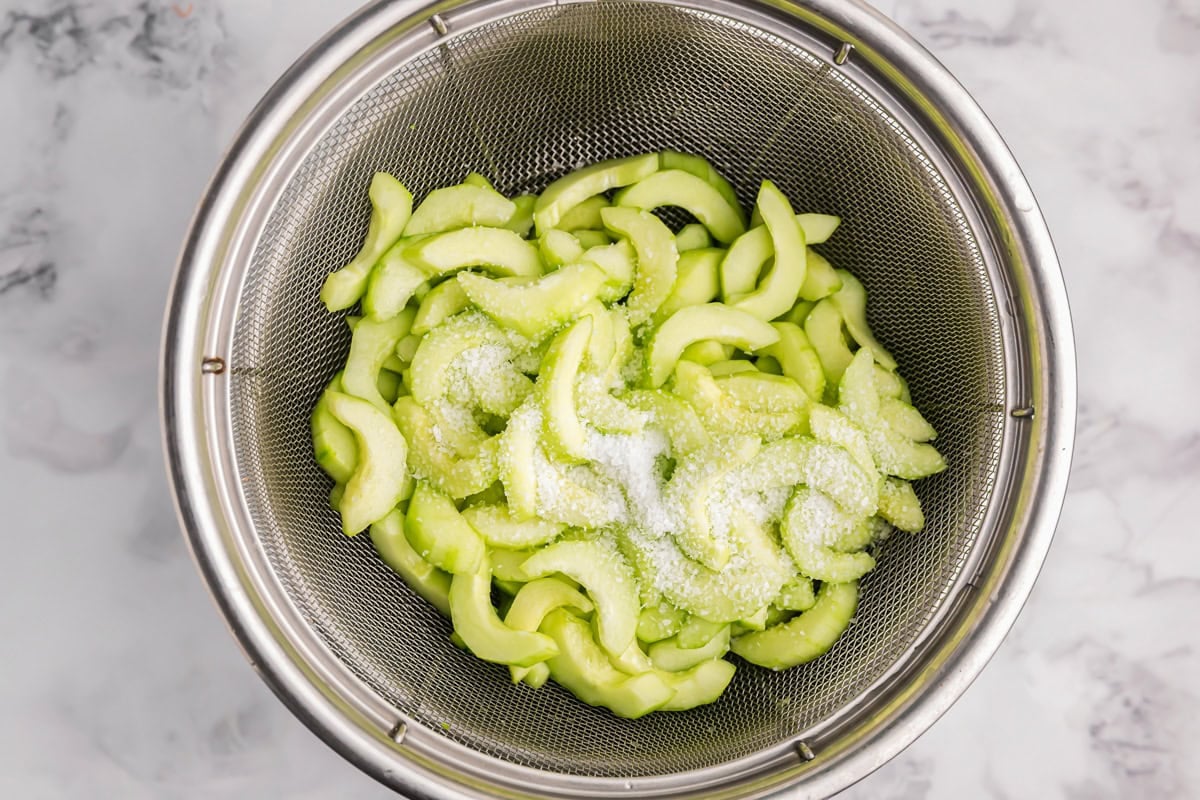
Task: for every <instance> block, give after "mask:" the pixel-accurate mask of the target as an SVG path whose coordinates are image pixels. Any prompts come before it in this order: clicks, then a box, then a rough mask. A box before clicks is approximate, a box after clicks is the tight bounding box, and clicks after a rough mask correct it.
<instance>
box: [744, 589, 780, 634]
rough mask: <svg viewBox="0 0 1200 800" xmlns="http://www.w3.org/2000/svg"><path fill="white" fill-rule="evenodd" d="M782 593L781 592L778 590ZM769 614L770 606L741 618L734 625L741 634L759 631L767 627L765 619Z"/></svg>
mask: <svg viewBox="0 0 1200 800" xmlns="http://www.w3.org/2000/svg"><path fill="white" fill-rule="evenodd" d="M780 593H782V590H780ZM769 614H770V606H763V607H762V608H760V609H759V610H758V611H755V612H754V613H753V614H751V615H750V616H748V617H742V618H741V619H739V620H738V621H737V622H735V623H734V625H736V626H737V627H738V629H739V631H740V632H741V633H745V632H746V631H761V630H765V629H766V627H767V617H768V616H769Z"/></svg>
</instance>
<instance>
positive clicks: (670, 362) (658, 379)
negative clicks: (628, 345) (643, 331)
mask: <svg viewBox="0 0 1200 800" xmlns="http://www.w3.org/2000/svg"><path fill="white" fill-rule="evenodd" d="M707 340H713V341H718V342H721V343H723V344H730V345H733V346H735V347H737V348H739V349H741V350H745V351H747V352H753V351H755V350H759V349H761V348H763V347H767V346H768V345H772V344H774V343H775V342H777V341H779V332H778V331H776V330H775V329H774V328H772V327H771V326H770V325H769V324H768V323H766V322H763V321H762V320H760V319H758V318H756V317H755V316H753V315H751V314H748V313H746V312H744V311H739V310H737V309H735V308H731V307H729V306H727V305H725V304H723V303H706V304H705V305H702V306H689V307H687V308H681V309H680V310H679V311H677V312H675V313H674V314H673V315H671V318H670V319H668V320H667V321H666V322H664V323H663V324H662V325H660V326H659V327H658V330H656V331H655V332H654V335H653V336H652V337H651V339H650V343H649V345H648V346H647V348H646V360H647V375H646V381H647V383H648V384H649V386H650V388H657V387H659V386H662V385H663V384H664V383H666V382H667V378H669V377H671V373H672V372H673V371H674V369H675V365H676V364H677V363H678V362H679V359H680V357H681V356H682V355H683V351H684V350H685V349H686V348H687V347H688V345H691V344H694V343H695V342H699V341H707Z"/></svg>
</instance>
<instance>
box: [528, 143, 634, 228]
mask: <svg viewBox="0 0 1200 800" xmlns="http://www.w3.org/2000/svg"><path fill="white" fill-rule="evenodd" d="M657 171H658V154H657V153H647V154H645V155H640V156H631V157H629V158H617V159H612V160H610V161H601V162H598V163H596V164H592V165H590V166H587V167H584V168H583V169H580V170H576V171H575V172H572V173H570V174H569V175H564V176H563V177H561V178H559V179H558V180H556V181H554V183H552V184H550V185H549V186H547V187H546V190H545V191H544V192H542V194H541V196H540V197H538V199H537V203H536V205H535V206H534V212H533V219H534V224H535V225H536V226H537V231H538V233H539V234H540V233H544V232H545V231H548V230H550V229H551V228H557V227H558V224H559V222H560V220H561V219H562V217H563V215H564V214H565V213H566V212H567V211H569V210H571V209H573V208H575V206H577V205H579V204H580V203H582V202H583V201H584V200H587V199H588V198H590V197H594V196H595V195H598V194H602V193H604V192H607V191H608V190H609V189H615V188H617V187H619V186H628V185H629V184H631V183H637V182H638V181H640V180H642V179H643V178H646V177H649V176H650V175H652V174H654V173H655V172H657Z"/></svg>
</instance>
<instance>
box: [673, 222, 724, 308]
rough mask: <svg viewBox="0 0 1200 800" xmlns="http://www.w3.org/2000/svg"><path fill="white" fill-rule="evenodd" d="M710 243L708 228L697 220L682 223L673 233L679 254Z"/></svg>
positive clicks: (701, 247)
mask: <svg viewBox="0 0 1200 800" xmlns="http://www.w3.org/2000/svg"><path fill="white" fill-rule="evenodd" d="M712 243H713V240H712V237H711V236H709V235H708V228H706V227H704V226H703V225H701V224H700V223H698V222H693V223H691V224H690V225H684V226H683V227H682V228H680V229H679V233H677V234H675V249H676V250H678V251H679V255H681V256H682V255H683V254H684V253H686V252H687V251H689V250H701V249H704V248H710V247H712ZM713 297H716V294H713Z"/></svg>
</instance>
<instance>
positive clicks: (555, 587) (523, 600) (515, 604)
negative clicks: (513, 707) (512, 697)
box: [504, 578, 592, 688]
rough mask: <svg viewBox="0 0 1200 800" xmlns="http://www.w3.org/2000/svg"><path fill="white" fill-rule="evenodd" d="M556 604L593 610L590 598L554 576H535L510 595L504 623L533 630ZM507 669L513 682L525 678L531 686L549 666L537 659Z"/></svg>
mask: <svg viewBox="0 0 1200 800" xmlns="http://www.w3.org/2000/svg"><path fill="white" fill-rule="evenodd" d="M556 608H569V609H573V610H575V611H577V612H579V613H580V614H588V613H591V611H592V602H591V601H590V600H588V599H587V597H585V596H584V595H582V594H580V593H579V592H578V591H577V590H576V589H574V588H573V587H571V586H569V585H568V584H566V583H564V582H563V581H560V580H558V579H557V578H538V579H537V580H535V581H530V582H529V583H526V584H524V585H523V586H521V588H520V590H519V591H518V592H517V593H516V595H514V596H513V601H512V605H510V606H509V607H508V611H507V612H506V613H505V616H504V624H505V625H507V626H508V627H510V628H512V629H513V630H518V631H536V630H537V629H538V628H539V627H540V626H541V624H542V621H543V620H544V619H545V618H546V615H547V614H549V613H550V612H551V611H554V610H555V609H556ZM537 667H541V668H542V669H537ZM508 670H509V673H510V674H511V675H512V682H513V683H520V682H521V681H525V682H526V683H528V684H529V685H530V686H533V687H534V688H537V687H538V686H541V685H542V684H543V683H545V682H546V679H547V678H548V677H550V668H549V667H546V666H545V665H544V664H542V663H540V662H539V663H538V664H535V665H534V666H532V667H515V666H514V667H509V668H508Z"/></svg>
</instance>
